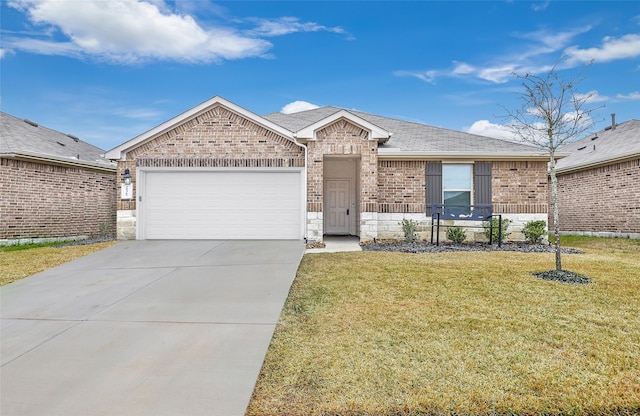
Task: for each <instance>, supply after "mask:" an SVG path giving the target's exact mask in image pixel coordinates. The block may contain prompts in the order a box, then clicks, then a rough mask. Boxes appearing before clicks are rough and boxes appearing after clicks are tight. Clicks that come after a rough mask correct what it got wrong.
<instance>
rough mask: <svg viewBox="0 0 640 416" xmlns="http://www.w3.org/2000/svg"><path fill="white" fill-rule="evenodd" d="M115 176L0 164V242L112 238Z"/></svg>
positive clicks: (10, 161) (16, 163) (15, 162)
mask: <svg viewBox="0 0 640 416" xmlns="http://www.w3.org/2000/svg"><path fill="white" fill-rule="evenodd" d="M115 208H116V174H115V173H109V172H103V171H94V170H88V169H82V168H77V167H66V166H57V165H47V164H40V163H33V162H26V161H19V160H14V159H0V239H18V238H55V237H70V236H79V235H86V236H98V235H99V234H100V232H101V230H102V231H106V233H108V235H111V236H115V232H116V210H115Z"/></svg>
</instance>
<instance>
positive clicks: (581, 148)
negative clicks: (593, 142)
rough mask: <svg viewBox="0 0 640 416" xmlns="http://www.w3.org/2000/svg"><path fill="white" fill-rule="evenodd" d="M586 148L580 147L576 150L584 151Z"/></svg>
mask: <svg viewBox="0 0 640 416" xmlns="http://www.w3.org/2000/svg"><path fill="white" fill-rule="evenodd" d="M586 148H587V146H582V147H578V150H584V149H586Z"/></svg>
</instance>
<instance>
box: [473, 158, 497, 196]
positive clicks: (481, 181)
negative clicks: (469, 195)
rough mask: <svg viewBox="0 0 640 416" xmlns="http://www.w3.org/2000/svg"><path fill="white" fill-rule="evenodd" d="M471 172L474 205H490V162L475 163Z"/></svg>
mask: <svg viewBox="0 0 640 416" xmlns="http://www.w3.org/2000/svg"><path fill="white" fill-rule="evenodd" d="M473 170H474V172H473V174H474V178H473V194H474V200H475V202H474V203H475V204H476V205H491V204H492V201H491V162H476V163H475V165H474V169H473Z"/></svg>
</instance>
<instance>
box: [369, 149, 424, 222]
mask: <svg viewBox="0 0 640 416" xmlns="http://www.w3.org/2000/svg"><path fill="white" fill-rule="evenodd" d="M426 163H427V162H425V161H417V160H410V161H400V160H381V161H379V162H378V212H385V213H400V212H406V213H424V212H425V164H426Z"/></svg>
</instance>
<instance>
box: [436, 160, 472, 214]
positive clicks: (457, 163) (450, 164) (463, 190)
mask: <svg viewBox="0 0 640 416" xmlns="http://www.w3.org/2000/svg"><path fill="white" fill-rule="evenodd" d="M448 166H465V167H468V168H469V186H470V187H469V188H468V189H467V188H446V187H445V181H446V179H445V177H446V173H445V172H446V168H447V167H448ZM474 176H475V171H474V163H473V162H452V163H442V195H441V198H442V199H441V201H442V204H443V205H446V199H445V192H468V193H469V205H473V201H474ZM454 205H455V204H454Z"/></svg>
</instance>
